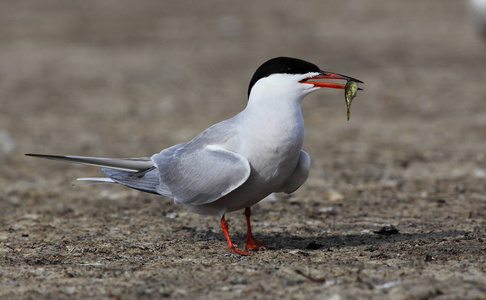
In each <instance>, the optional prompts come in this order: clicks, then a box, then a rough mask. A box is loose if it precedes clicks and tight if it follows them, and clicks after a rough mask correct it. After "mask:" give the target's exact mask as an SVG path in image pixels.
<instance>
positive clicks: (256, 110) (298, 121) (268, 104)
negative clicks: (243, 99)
mask: <svg viewBox="0 0 486 300" xmlns="http://www.w3.org/2000/svg"><path fill="white" fill-rule="evenodd" d="M252 100H253V101H252ZM258 100H259V99H250V101H248V105H247V107H246V108H245V110H244V111H243V114H245V115H246V117H245V118H244V120H245V122H248V123H247V124H246V126H245V127H246V128H250V130H252V135H258V136H260V137H261V140H262V142H263V140H265V139H268V140H269V141H270V140H281V142H283V143H295V144H297V145H301V144H302V141H303V136H304V121H303V119H302V111H301V108H300V101H301V99H293V100H292V101H289V99H288V98H287V99H281V98H266V99H265V101H258Z"/></svg>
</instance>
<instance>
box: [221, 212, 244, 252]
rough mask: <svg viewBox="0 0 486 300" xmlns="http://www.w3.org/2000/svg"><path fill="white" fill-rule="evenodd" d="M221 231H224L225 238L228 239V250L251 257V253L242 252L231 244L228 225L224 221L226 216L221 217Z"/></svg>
mask: <svg viewBox="0 0 486 300" xmlns="http://www.w3.org/2000/svg"><path fill="white" fill-rule="evenodd" d="M221 229H223V233H224V236H225V237H226V241H227V242H228V248H229V250H230V251H231V252H234V253H238V254H241V255H250V253H248V252H245V251H241V250H238V249H236V248H235V246H234V245H233V243H232V242H231V238H230V235H229V232H228V223H227V222H226V220H225V219H224V216H222V217H221Z"/></svg>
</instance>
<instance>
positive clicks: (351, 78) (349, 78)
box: [346, 76, 364, 84]
mask: <svg viewBox="0 0 486 300" xmlns="http://www.w3.org/2000/svg"><path fill="white" fill-rule="evenodd" d="M346 77H347V79H348V80H351V81H356V82H357V83H362V84H364V82H363V81H361V80H359V79H356V78H353V77H349V76H346Z"/></svg>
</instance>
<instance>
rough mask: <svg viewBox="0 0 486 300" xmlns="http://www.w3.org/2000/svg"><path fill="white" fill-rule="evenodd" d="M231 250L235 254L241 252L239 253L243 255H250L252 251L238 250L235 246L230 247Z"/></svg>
mask: <svg viewBox="0 0 486 300" xmlns="http://www.w3.org/2000/svg"><path fill="white" fill-rule="evenodd" d="M229 250H230V252H231V253H234V254H239V255H243V256H248V255H250V253H248V252H246V251H241V250H238V249H236V248H235V247H232V248H231V247H230V248H229Z"/></svg>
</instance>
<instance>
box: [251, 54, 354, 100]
mask: <svg viewBox="0 0 486 300" xmlns="http://www.w3.org/2000/svg"><path fill="white" fill-rule="evenodd" d="M321 79H342V80H352V81H356V82H360V83H363V82H362V81H360V80H358V79H355V78H352V77H349V76H345V75H340V74H337V73H331V72H327V71H322V70H321V69H320V68H319V67H318V66H316V65H314V64H312V63H310V62H307V61H304V60H301V59H297V58H291V57H277V58H273V59H270V60H269V61H267V62H265V63H264V64H263V65H261V66H260V67H259V68H258V69H257V70H256V72H255V74H254V75H253V77H252V79H251V81H250V86H249V88H248V98H251V97H275V96H276V97H288V98H292V99H297V100H302V98H304V97H305V96H306V95H307V94H309V93H311V92H313V91H316V90H318V89H321V88H334V89H344V88H345V85H344V84H340V83H335V82H325V81H319V80H321Z"/></svg>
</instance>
